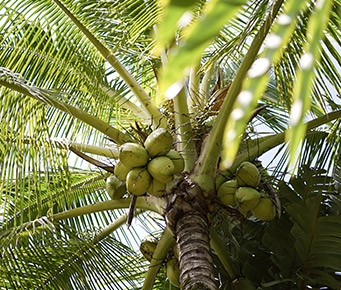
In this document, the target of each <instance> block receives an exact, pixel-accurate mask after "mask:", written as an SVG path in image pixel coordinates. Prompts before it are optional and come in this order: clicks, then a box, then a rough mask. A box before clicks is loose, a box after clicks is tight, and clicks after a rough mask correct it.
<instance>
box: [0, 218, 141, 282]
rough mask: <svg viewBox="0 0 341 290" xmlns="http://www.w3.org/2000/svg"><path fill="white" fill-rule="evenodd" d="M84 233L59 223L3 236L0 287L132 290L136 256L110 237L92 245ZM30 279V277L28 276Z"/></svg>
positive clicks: (137, 276)
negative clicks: (6, 236) (0, 284)
mask: <svg viewBox="0 0 341 290" xmlns="http://www.w3.org/2000/svg"><path fill="white" fill-rule="evenodd" d="M90 234H91V232H88V233H87V234H83V235H82V234H79V233H77V232H75V231H74V229H72V228H69V227H68V226H66V225H62V224H55V225H54V226H53V225H51V224H47V225H45V227H42V228H41V227H40V228H36V229H35V230H31V231H25V230H23V231H22V232H20V233H17V234H14V235H13V236H12V237H10V238H9V237H8V238H7V239H6V241H5V243H2V247H1V257H2V258H1V265H2V267H1V270H0V273H1V274H0V275H1V277H2V279H1V280H2V286H3V287H6V288H12V287H15V285H21V287H25V288H45V287H54V288H60V287H62V288H64V287H66V288H70V289H71V288H74V287H77V289H78V288H79V289H89V288H92V289H94V288H96V287H97V288H100V287H106V288H107V289H126V288H135V287H137V286H138V285H139V283H141V281H142V278H143V275H144V271H145V270H146V268H145V266H144V264H143V260H142V259H140V257H139V255H138V254H136V253H134V252H133V251H132V250H130V249H129V248H128V247H126V246H124V245H122V244H121V243H120V242H118V241H117V240H115V239H113V238H112V237H110V236H107V237H106V238H105V239H103V240H101V241H99V242H98V243H96V244H93V243H92V242H91V239H90V238H91V235H90ZM13 245H16V247H15V248H14V249H13V248H12V246H13ZM13 258H15V260H16V264H15V265H13V264H12V263H11V261H12V260H13ZM74 269H77V271H76V272H75V271H74ZM33 276H35V279H31V278H30V277H33Z"/></svg>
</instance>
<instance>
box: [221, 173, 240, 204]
mask: <svg viewBox="0 0 341 290" xmlns="http://www.w3.org/2000/svg"><path fill="white" fill-rule="evenodd" d="M237 189H238V183H237V181H236V180H234V179H232V180H228V181H226V182H224V183H223V184H222V185H221V186H220V187H219V189H218V192H217V196H218V199H219V200H220V201H221V202H222V203H223V204H225V205H230V206H235V205H236V200H235V193H236V191H237Z"/></svg>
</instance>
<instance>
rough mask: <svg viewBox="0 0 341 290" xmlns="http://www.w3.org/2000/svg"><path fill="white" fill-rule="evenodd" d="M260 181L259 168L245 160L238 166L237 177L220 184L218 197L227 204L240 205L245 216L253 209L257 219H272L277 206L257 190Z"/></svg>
mask: <svg viewBox="0 0 341 290" xmlns="http://www.w3.org/2000/svg"><path fill="white" fill-rule="evenodd" d="M259 183H260V173H259V171H258V168H257V167H256V166H255V165H254V164H252V163H250V162H248V161H245V162H243V163H242V164H241V165H240V166H239V167H238V169H237V172H236V176H235V179H232V180H228V181H225V182H223V183H222V184H221V185H220V186H219V188H218V192H217V196H218V199H219V200H220V201H221V202H222V203H223V204H225V205H229V206H233V207H238V209H239V211H240V212H241V213H243V214H244V215H245V216H246V215H247V214H248V212H249V211H251V213H252V214H253V215H254V216H255V217H256V218H257V219H259V220H263V221H270V220H272V219H274V218H275V215H276V211H275V206H274V204H273V203H272V201H271V200H270V199H269V198H267V197H263V196H262V195H261V193H260V192H259V191H258V190H257V187H258V185H259Z"/></svg>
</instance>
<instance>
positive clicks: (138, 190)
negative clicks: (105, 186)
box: [126, 167, 152, 195]
mask: <svg viewBox="0 0 341 290" xmlns="http://www.w3.org/2000/svg"><path fill="white" fill-rule="evenodd" d="M151 182H152V177H151V176H150V174H149V173H148V171H147V169H146V168H141V167H138V168H133V169H131V170H130V171H129V173H128V175H127V180H126V186H127V189H128V191H129V192H130V193H131V194H134V195H142V194H144V193H145V192H147V190H148V188H149V186H150V184H151Z"/></svg>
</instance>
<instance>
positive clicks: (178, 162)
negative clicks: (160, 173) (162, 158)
mask: <svg viewBox="0 0 341 290" xmlns="http://www.w3.org/2000/svg"><path fill="white" fill-rule="evenodd" d="M166 157H168V158H169V159H170V160H172V161H173V163H174V174H178V173H181V172H182V171H183V170H184V168H185V161H184V159H183V157H182V156H181V154H180V153H179V152H178V151H175V150H173V149H171V150H170V151H169V152H168V153H167V154H166Z"/></svg>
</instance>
